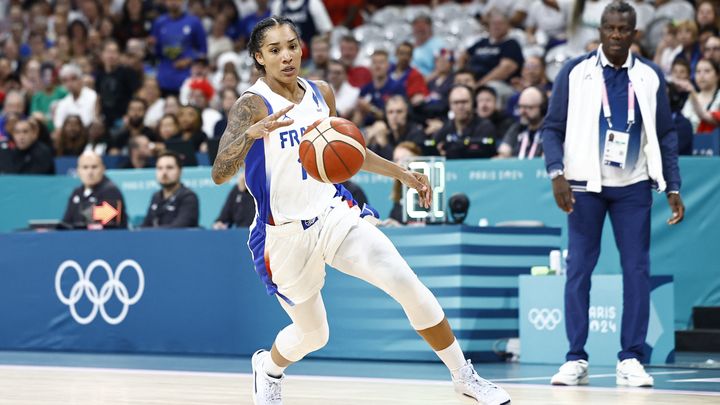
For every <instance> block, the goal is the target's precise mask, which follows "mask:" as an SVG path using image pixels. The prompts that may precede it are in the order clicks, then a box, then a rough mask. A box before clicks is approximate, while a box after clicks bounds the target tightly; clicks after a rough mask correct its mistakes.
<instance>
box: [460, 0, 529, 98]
mask: <svg viewBox="0 0 720 405" xmlns="http://www.w3.org/2000/svg"><path fill="white" fill-rule="evenodd" d="M488 19H489V30H488V31H489V33H490V36H489V37H487V38H483V39H481V40H479V41H478V42H476V43H475V44H474V45H473V46H471V47H470V48H468V49H467V50H466V51H465V52H464V53H462V54H461V57H460V58H459V62H460V66H466V67H468V68H469V69H470V70H472V71H473V72H475V78H476V79H477V80H478V81H479V83H478V84H480V85H484V84H488V83H490V82H501V83H502V82H504V83H510V79H512V78H513V77H516V76H519V75H520V69H522V65H523V54H522V49H521V48H520V44H518V42H517V41H515V39H513V38H511V37H510V36H509V33H510V23H509V21H508V18H507V17H506V16H505V15H504V14H503V13H501V12H498V11H495V10H491V11H490V13H488Z"/></svg>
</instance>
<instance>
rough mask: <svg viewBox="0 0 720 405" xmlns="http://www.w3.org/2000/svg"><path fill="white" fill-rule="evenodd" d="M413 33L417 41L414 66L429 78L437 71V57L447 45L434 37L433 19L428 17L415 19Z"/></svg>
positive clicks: (423, 16)
mask: <svg viewBox="0 0 720 405" xmlns="http://www.w3.org/2000/svg"><path fill="white" fill-rule="evenodd" d="M412 32H413V38H414V40H415V49H413V54H412V56H413V57H412V64H413V66H415V67H416V68H417V69H418V70H419V71H420V73H422V74H423V76H425V77H428V76H429V75H430V74H431V73H432V72H433V71H434V70H435V55H437V54H438V52H439V51H440V49H442V48H443V47H444V46H445V45H444V43H443V41H442V40H441V39H440V38H438V37H436V36H434V35H433V27H432V19H431V18H430V16H428V15H419V16H417V17H415V19H414V20H413V22H412Z"/></svg>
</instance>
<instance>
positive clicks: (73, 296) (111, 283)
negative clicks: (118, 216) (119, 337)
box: [55, 259, 145, 325]
mask: <svg viewBox="0 0 720 405" xmlns="http://www.w3.org/2000/svg"><path fill="white" fill-rule="evenodd" d="M128 267H130V268H132V269H133V270H135V273H136V274H137V277H138V287H137V291H135V294H134V295H133V296H132V297H130V294H129V293H128V289H127V287H126V286H125V284H123V282H122V281H120V276H121V275H122V273H123V271H124V270H125V269H126V268H128ZM97 268H100V269H102V270H105V274H107V278H108V279H107V281H106V282H105V283H104V284H103V285H102V286H101V287H100V290H99V291H98V288H97V286H95V284H93V282H92V281H90V277H91V276H92V273H93V271H95V269H97ZM68 269H72V270H75V273H76V274H77V278H78V280H77V281H76V282H75V284H73V286H72V288H71V289H70V294H69V295H67V296H66V295H65V294H64V293H63V291H62V289H61V287H60V281H61V279H62V277H63V275H64V274H65V272H66V271H67V270H68ZM144 289H145V275H144V274H143V270H142V267H140V265H139V264H138V263H137V262H136V261H135V260H130V259H128V260H123V261H122V262H121V263H120V264H119V265H118V266H117V268H116V269H115V273H113V270H112V268H111V267H110V265H109V264H108V263H107V262H106V261H105V260H101V259H97V260H94V261H93V262H92V263H90V265H89V266H88V267H87V269H86V271H85V272H84V273H83V269H82V267H81V266H80V265H79V264H78V262H76V261H74V260H65V261H64V262H62V264H60V266H59V267H58V269H57V272H56V273H55V293H56V294H57V297H58V299H59V300H60V302H62V303H63V304H65V305H67V306H69V307H70V314H71V315H72V317H73V318H74V319H75V320H76V321H77V322H78V323H79V324H81V325H87V324H89V323H90V322H92V321H93V320H94V319H95V317H96V316H97V314H98V312H100V315H101V316H102V318H103V319H104V320H105V322H107V323H109V324H110V325H117V324H119V323H120V322H122V321H123V320H124V319H125V317H126V316H127V313H128V309H129V308H130V305H134V304H136V303H137V302H138V301H139V300H140V297H142V294H143V290H144ZM83 296H85V297H87V299H88V300H89V301H90V302H91V303H92V306H93V307H92V310H91V311H90V313H89V314H88V315H87V316H81V315H80V314H78V311H77V306H76V305H77V303H78V302H79V301H80V299H82V297H83ZM113 296H115V297H116V298H117V299H118V301H120V303H121V304H122V310H121V311H120V313H119V314H118V315H117V316H114V317H113V316H110V315H109V314H108V313H107V310H106V309H105V304H106V303H107V302H108V301H109V300H110V298H112V297H113Z"/></svg>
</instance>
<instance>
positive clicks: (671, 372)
mask: <svg viewBox="0 0 720 405" xmlns="http://www.w3.org/2000/svg"><path fill="white" fill-rule="evenodd" d="M694 373H697V371H690V370H687V371H658V372H654V373H648V374H651V375H665V374H694ZM588 377H589V378H609V377H615V373H612V374H590V375H589V376H588ZM550 378H552V376H547V377H518V378H496V379H493V381H499V382H513V381H542V380H546V381H550Z"/></svg>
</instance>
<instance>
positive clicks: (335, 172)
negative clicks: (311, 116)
mask: <svg viewBox="0 0 720 405" xmlns="http://www.w3.org/2000/svg"><path fill="white" fill-rule="evenodd" d="M364 161H365V139H364V138H363V136H362V134H361V133H360V130H359V129H358V127H356V126H355V124H353V123H352V122H350V121H348V120H346V119H344V118H338V117H329V118H325V119H323V120H318V121H316V122H315V123H314V124H312V125H311V126H310V127H308V129H307V131H305V134H304V135H303V137H302V140H301V142H300V162H301V163H302V165H303V168H305V171H306V172H307V173H308V174H309V175H310V176H312V178H314V179H315V180H317V181H321V182H323V183H342V182H344V181H346V180H348V179H349V178H351V177H352V176H354V175H355V173H357V172H358V171H359V170H360V168H361V167H362V165H363V162H364Z"/></svg>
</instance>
